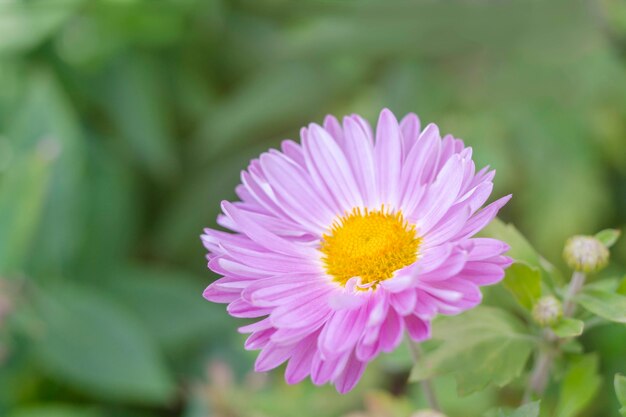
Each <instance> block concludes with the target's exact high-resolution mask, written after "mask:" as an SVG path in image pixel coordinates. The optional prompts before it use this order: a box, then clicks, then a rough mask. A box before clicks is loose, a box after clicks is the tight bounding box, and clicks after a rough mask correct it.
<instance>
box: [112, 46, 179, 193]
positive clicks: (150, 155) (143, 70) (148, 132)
mask: <svg viewBox="0 0 626 417" xmlns="http://www.w3.org/2000/svg"><path fill="white" fill-rule="evenodd" d="M158 67H159V64H158V63H157V62H155V61H153V60H152V59H151V58H148V57H146V56H144V55H141V54H133V55H132V56H131V57H127V58H126V59H124V60H123V61H121V62H120V63H119V64H118V65H117V66H115V67H114V68H113V70H112V75H111V78H110V79H109V83H108V84H107V85H106V86H105V88H104V91H102V97H101V98H102V99H104V100H105V105H106V106H107V109H108V111H109V113H110V115H111V117H112V119H113V121H114V122H115V123H116V125H117V128H118V129H119V131H120V133H121V134H122V136H123V138H124V144H125V145H127V146H129V148H130V151H131V152H133V153H134V155H135V158H136V159H137V161H138V162H139V163H141V164H142V165H143V166H144V167H145V168H146V169H147V170H148V172H149V173H150V174H152V175H153V177H154V178H157V179H159V180H161V181H164V182H167V181H171V180H172V179H173V175H175V174H176V173H177V171H178V161H177V160H176V152H175V148H174V138H173V137H172V134H171V118H170V115H171V112H170V111H169V109H168V107H167V105H166V103H168V100H167V98H166V97H165V96H164V94H165V92H164V91H163V80H162V79H160V77H159V75H160V73H159V72H158V71H157V68H158Z"/></svg>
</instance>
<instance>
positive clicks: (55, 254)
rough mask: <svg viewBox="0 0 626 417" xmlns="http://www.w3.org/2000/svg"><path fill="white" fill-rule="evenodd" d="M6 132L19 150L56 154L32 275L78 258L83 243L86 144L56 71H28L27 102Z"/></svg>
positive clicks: (30, 263)
mask: <svg viewBox="0 0 626 417" xmlns="http://www.w3.org/2000/svg"><path fill="white" fill-rule="evenodd" d="M34 120H36V121H37V123H33V121H34ZM7 136H8V137H9V138H10V140H11V141H12V142H13V144H14V148H15V152H16V153H18V154H28V153H32V152H35V151H37V152H40V153H42V154H43V155H45V157H46V158H48V159H54V160H55V163H54V164H53V165H51V170H50V173H49V178H48V182H49V184H48V187H49V191H48V193H47V195H46V198H45V201H44V202H43V210H42V216H41V221H40V227H39V228H38V230H37V237H38V239H37V247H36V249H33V250H31V251H29V255H30V256H29V257H28V259H27V260H26V261H27V266H28V269H27V271H28V272H29V274H30V275H32V276H40V275H50V274H51V273H56V272H59V271H61V270H63V269H64V268H67V267H68V264H69V263H70V262H71V261H73V260H74V259H75V258H74V257H75V254H76V253H77V251H78V250H79V248H80V246H81V237H82V233H83V225H84V223H83V221H84V218H83V212H82V207H83V204H84V202H85V195H84V193H83V192H82V190H83V184H84V183H83V181H84V166H85V165H84V162H85V161H84V158H85V148H84V143H83V141H82V131H81V128H80V123H79V119H78V116H77V114H76V113H75V112H74V109H73V108H72V106H71V103H70V101H69V100H68V97H67V95H66V94H65V91H64V90H63V87H62V85H61V84H60V83H59V82H58V80H57V78H56V76H55V75H54V74H53V73H52V72H51V71H48V70H47V69H43V68H42V69H38V70H36V71H32V72H31V73H29V74H28V84H27V88H26V91H25V94H24V98H23V102H22V103H20V105H19V108H18V110H17V111H16V114H15V116H14V117H13V118H12V120H11V124H10V126H9V130H8V133H7Z"/></svg>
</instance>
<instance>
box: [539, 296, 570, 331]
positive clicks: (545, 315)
mask: <svg viewBox="0 0 626 417" xmlns="http://www.w3.org/2000/svg"><path fill="white" fill-rule="evenodd" d="M562 315H563V308H562V307H561V302H560V301H559V300H557V299H556V298H555V297H553V296H551V295H548V296H545V297H541V298H540V299H539V300H538V301H537V303H536V304H535V305H534V307H533V319H534V320H535V322H537V324H539V325H540V326H541V327H546V326H552V325H554V324H556V323H557V322H558V321H559V320H560V319H561V316H562Z"/></svg>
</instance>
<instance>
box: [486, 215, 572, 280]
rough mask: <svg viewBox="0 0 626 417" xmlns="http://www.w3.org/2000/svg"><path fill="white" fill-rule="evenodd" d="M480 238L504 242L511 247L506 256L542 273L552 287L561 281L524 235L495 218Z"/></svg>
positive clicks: (557, 272)
mask: <svg viewBox="0 0 626 417" xmlns="http://www.w3.org/2000/svg"><path fill="white" fill-rule="evenodd" d="M480 236H485V237H492V238H495V239H500V240H502V241H504V242H506V243H507V244H508V245H509V246H510V247H511V249H510V250H509V251H508V252H507V255H508V256H510V257H512V258H513V259H515V260H516V261H519V262H522V263H525V264H527V265H529V266H530V267H535V268H538V269H539V270H540V271H541V272H542V276H543V278H544V279H545V278H549V279H550V280H551V282H550V281H548V282H549V283H551V284H552V285H553V286H555V285H558V284H559V283H561V282H562V281H563V278H562V276H561V274H560V271H559V270H558V269H556V268H555V267H554V265H552V264H551V263H550V262H548V261H547V260H546V259H544V258H543V257H542V256H541V255H539V253H538V252H537V251H536V250H535V248H534V247H533V246H532V245H531V244H530V243H529V242H528V240H527V239H526V238H525V237H524V235H522V234H521V233H520V232H519V230H517V229H516V228H515V226H513V225H512V224H510V223H509V224H507V223H504V222H503V221H502V220H500V219H498V218H496V219H494V220H493V221H492V222H491V223H489V225H488V226H487V227H485V228H484V229H483V230H482V231H481V232H480Z"/></svg>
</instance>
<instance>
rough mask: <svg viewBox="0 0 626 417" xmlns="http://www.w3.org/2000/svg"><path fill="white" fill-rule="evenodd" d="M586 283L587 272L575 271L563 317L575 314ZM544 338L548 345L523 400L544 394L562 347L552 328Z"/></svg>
mask: <svg viewBox="0 0 626 417" xmlns="http://www.w3.org/2000/svg"><path fill="white" fill-rule="evenodd" d="M584 283H585V274H584V273H582V272H578V271H576V272H574V274H573V275H572V279H571V280H570V283H569V286H568V287H567V291H566V293H565V296H564V298H563V317H570V316H571V315H572V314H574V311H575V309H576V304H575V303H574V297H575V296H576V294H578V292H579V291H580V289H581V288H582V287H583V285H584ZM543 340H544V342H545V344H546V347H545V348H544V349H542V350H541V352H540V353H539V356H538V357H537V361H536V362H535V366H534V368H533V371H532V373H531V376H530V381H529V384H528V387H526V392H525V393H524V399H523V402H524V403H527V402H529V401H530V400H531V399H532V398H531V397H532V395H533V393H534V394H537V395H541V394H543V392H544V391H545V389H546V386H547V385H548V380H549V379H550V370H551V369H552V363H553V361H554V358H555V357H556V355H557V354H558V350H559V348H560V347H561V346H560V345H561V343H555V342H556V341H557V340H558V337H557V336H556V335H555V334H554V332H553V331H552V330H550V329H546V330H545V332H544V333H543Z"/></svg>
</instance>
